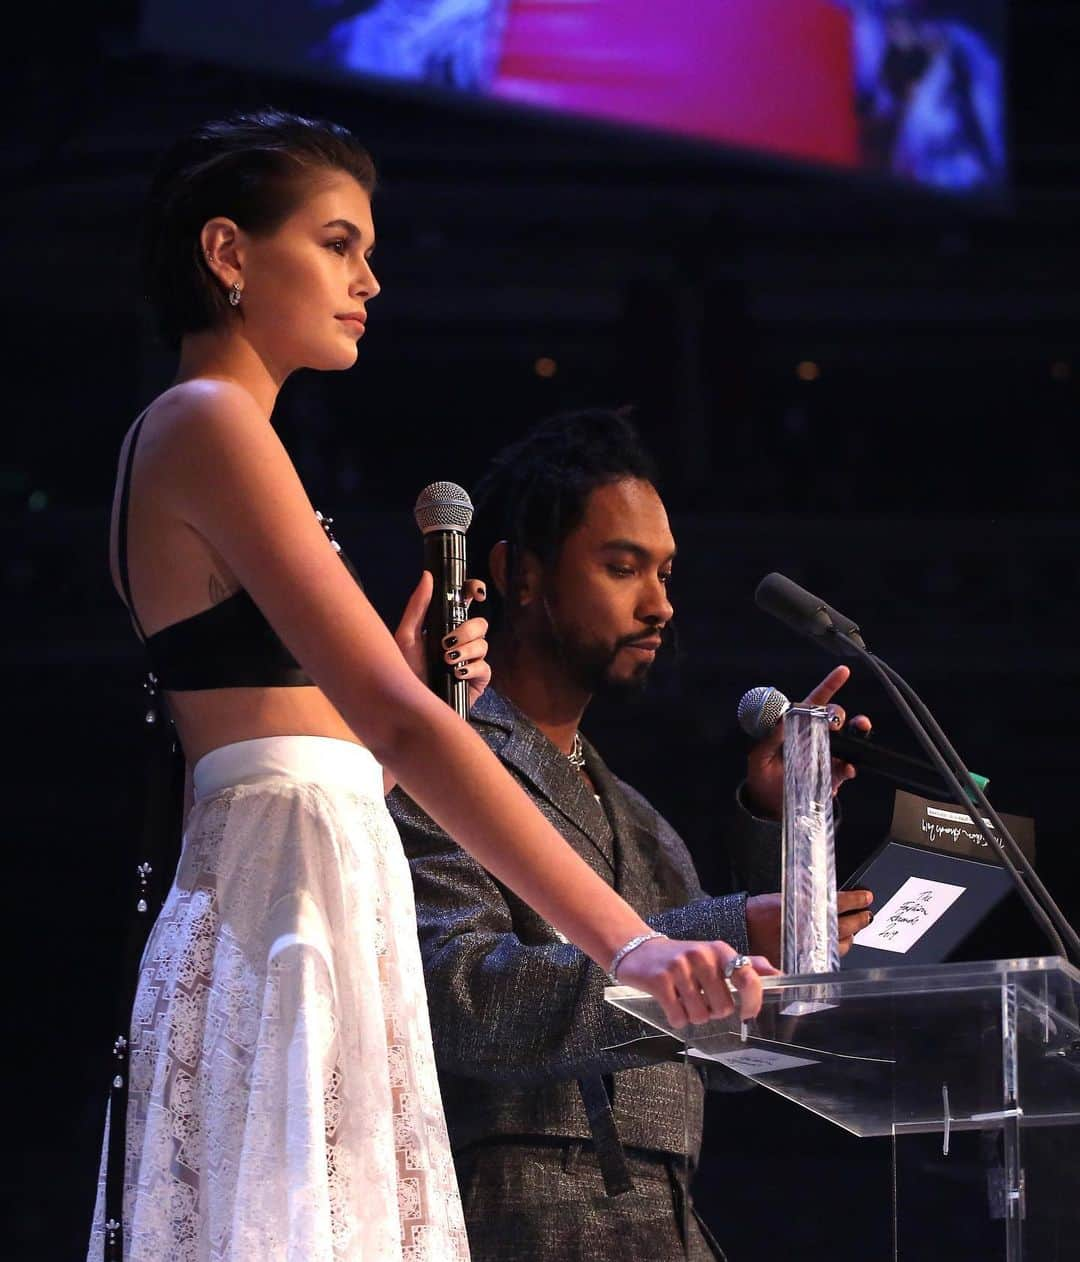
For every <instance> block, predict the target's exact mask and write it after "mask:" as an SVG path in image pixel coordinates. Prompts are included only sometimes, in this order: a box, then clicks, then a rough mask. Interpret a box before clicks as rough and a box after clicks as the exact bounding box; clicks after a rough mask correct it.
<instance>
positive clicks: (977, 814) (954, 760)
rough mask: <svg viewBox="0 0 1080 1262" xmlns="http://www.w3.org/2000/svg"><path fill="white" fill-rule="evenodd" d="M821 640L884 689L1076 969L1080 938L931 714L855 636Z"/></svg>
mask: <svg viewBox="0 0 1080 1262" xmlns="http://www.w3.org/2000/svg"><path fill="white" fill-rule="evenodd" d="M825 634H826V635H827V636H830V637H831V638H833V639H834V642H838V643H837V647H839V645H843V648H844V650H846V651H845V652H842V653H841V656H849V655H850V656H854V657H857V658H859V660H860V661H863V662H865V663H866V664H867V665H868V666H869V667H870V669H871V670H872V671H873V672H874V674H875V675H876V676H877V677H878V679H879V680H880V681H881V684H882V687H883V688H884V689H885V691H886V693H888V695H889V697H890V699H891V700H892V702H893V704H894V705H895V706H896V708H897V709H898V710H899V711H900V714H901V717H902V718H903V719H904V721H905V722H906V723H907V725H908V727H910V728H911V730H912V732H913V733H914V734H915V738H916V739H917V740H918V742H919V744H920V745H921V746H922V747H923V749H924V750H926V753H927V755H928V756H929V758H930V760H931V762H932V763H933V764H934V766H935V768H936V769H937V772H938V774H939V775H940V776H941V777H942V779H943V780H944V781H945V783H946V784H947V785H948V787H949V789H950V791H951V793H952V795H953V797H954V799H955V801H956V802H957V803H958V804H959V805H960V806H961V807H963V808H964V810H965V812H970V817H971V820H972V822H973V823H974V825H975V827H976V828H977V829H978V831H979V833H980V835H981V836H982V838H983V840H984V841H985V842H986V843H987V845H989V846H990V847H991V848H992V849H993V850H994V851H996V852H997V854H998V856H999V858H1000V859H1001V863H1002V866H1003V867H1004V868H1005V870H1006V871H1007V872H1008V873H1009V875H1010V876H1011V877H1012V880H1013V884H1014V885H1015V886H1016V889H1017V893H1018V894H1019V895H1020V898H1021V900H1022V901H1023V903H1024V905H1025V906H1026V907H1027V909H1028V911H1029V912H1030V913H1031V915H1032V917H1033V918H1034V920H1035V922H1036V923H1037V924H1038V925H1039V927H1040V929H1042V931H1043V932H1044V933H1045V934H1046V937H1047V938H1048V939H1049V941H1050V943H1051V944H1052V945H1053V947H1054V949H1055V951H1056V953H1057V954H1059V955H1061V956H1062V957H1063V958H1064V959H1066V960H1071V962H1072V963H1074V964H1080V936H1078V935H1077V933H1076V930H1075V929H1074V928H1073V927H1072V925H1070V924H1069V922H1068V920H1067V919H1066V918H1065V914H1064V913H1063V912H1062V910H1061V908H1060V907H1058V905H1057V903H1055V902H1054V899H1053V898H1052V897H1051V895H1050V892H1049V891H1048V890H1047V888H1046V886H1045V885H1044V884H1043V883H1042V881H1041V880H1040V879H1039V877H1038V876H1037V875H1036V873H1035V870H1034V868H1033V867H1032V866H1031V864H1030V862H1029V861H1028V858H1027V856H1026V855H1025V854H1024V852H1023V851H1022V850H1021V849H1020V847H1019V845H1017V843H1016V841H1015V840H1014V838H1013V837H1012V836H1011V834H1010V833H1009V830H1008V829H1007V828H1006V827H1005V825H1004V824H1003V823H1002V822H1001V820H1000V818H999V817H998V814H997V812H996V811H995V810H994V808H993V807H992V806H991V805H990V803H989V802H988V801H987V798H986V795H985V794H984V793H983V791H982V789H981V788H980V786H979V784H978V782H977V781H976V780H975V779H974V778H973V777H972V776H971V773H970V772H969V771H968V770H967V768H966V767H965V766H964V764H963V761H962V760H961V758H960V755H959V754H958V753H957V752H956V750H955V749H954V748H953V746H952V745H951V744H950V742H949V741H948V739H947V738H946V736H945V734H944V732H942V730H941V728H940V726H939V725H938V723H937V722H936V720H935V719H934V717H933V715H932V714H931V713H930V711H929V709H928V708H927V707H926V705H925V704H924V703H923V702H922V700H921V699H920V698H919V697H918V695H917V694H916V693H915V690H914V689H913V688H911V686H910V685H909V684H908V683H907V682H906V681H905V680H904V679H903V678H902V676H901V675H900V674H899V673H898V672H897V671H895V670H893V668H892V667H891V666H889V665H888V664H887V663H886V662H884V661H882V659H881V658H879V657H878V656H877V655H876V654H874V653H871V652H870V651H869V649H867V648H865V647H864V646H863V645H862V644H860V643H858V642H857V640H856V638H855V636H852V635H849V634H847V633H846V632H845V631H842V630H840V629H839V628H838V627H837V626H836V625H835V624H834V625H832V626H830V627H829V628H828V629H827V631H826V633H825ZM856 635H857V629H856ZM901 690H902V691H901ZM904 693H906V694H907V695H908V696H910V697H911V699H912V702H913V703H914V706H915V707H916V708H917V709H918V710H919V713H920V715H921V716H922V721H920V718H919V717H917V716H916V713H915V709H913V708H912V705H910V704H909V703H908V701H907V699H906V698H905V696H904ZM924 723H925V726H924ZM928 729H929V730H928ZM931 733H933V736H931ZM939 744H940V748H939ZM942 751H944V753H943V752H942ZM950 764H951V765H950ZM954 767H955V768H956V771H954V769H953V768H954ZM956 772H959V774H960V776H962V777H963V779H964V783H965V784H967V785H969V786H970V788H971V790H972V791H973V792H974V796H975V803H974V804H973V803H972V801H971V794H970V792H965V790H964V788H963V787H962V786H961V783H960V779H959V778H958V776H957V774H956ZM973 806H974V809H973ZM983 810H985V811H986V813H987V815H988V816H989V818H990V819H991V821H992V822H993V824H994V826H995V827H996V828H997V829H998V830H999V832H1000V834H1001V836H1000V839H999V838H998V837H995V836H994V834H993V833H992V832H991V830H990V829H989V828H988V827H987V825H986V824H985V823H984V822H983V818H982V814H981V811H983ZM1044 904H1045V905H1044ZM1059 930H1060V932H1059ZM1066 942H1068V949H1066V945H1065V943H1066Z"/></svg>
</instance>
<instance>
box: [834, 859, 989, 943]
mask: <svg viewBox="0 0 1080 1262" xmlns="http://www.w3.org/2000/svg"><path fill="white" fill-rule="evenodd" d="M965 888H966V886H963V885H949V884H948V883H947V882H945V881H931V880H930V879H929V878H927V877H921V876H909V877H908V879H907V880H906V881H905V882H904V883H903V885H901V886H900V888H899V889H898V890H897V891H896V893H895V894H894V895H893V896H892V898H890V899H889V901H888V902H887V903H886V904H885V906H884V907H881V908H876V907H875V908H874V919H873V920H872V921H871V922H870V924H868V925H867V926H866V928H865V929H860V930H859V932H858V933H857V934H856V935H855V937H854V938H853V939H852V941H854V942H857V943H858V944H859V946H866V947H875V948H876V949H877V950H878V951H895V952H897V953H898V954H900V955H904V954H905V953H906V952H908V951H910V950H911V948H912V947H913V946H914V945H915V943H916V942H918V940H919V939H920V938H921V937H922V936H923V934H924V933H925V932H926V931H927V929H929V928H930V927H931V925H933V924H935V923H936V922H937V921H938V920H940V919H941V917H942V916H943V915H944V914H945V913H946V912H947V911H948V910H949V908H950V907H951V906H952V905H953V903H955V902H956V900H957V899H958V898H959V897H960V895H961V894H962V893H963V892H964V890H965Z"/></svg>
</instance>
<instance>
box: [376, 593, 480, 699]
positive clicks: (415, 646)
mask: <svg viewBox="0 0 1080 1262" xmlns="http://www.w3.org/2000/svg"><path fill="white" fill-rule="evenodd" d="M431 592H432V578H431V572H430V571H429V570H425V571H424V572H423V574H421V575H420V582H419V583H417V585H416V590H415V591H414V592H413V594H412V595H411V596H410V597H409V603H408V604H407V605H406V606H405V612H404V613H403V614H402V615H401V621H400V622H399V623H398V628H397V630H396V631H395V632H394V639H395V641H396V642H397V646H398V648H399V649H401V653H402V656H403V657H404V658H405V660H406V661H407V662H408V663H409V665H410V666H411V667H412V670H413V674H414V675H416V677H417V679H419V680H421V681H422V682H423V683H425V684H426V683H428V682H429V681H428V677H427V668H426V666H425V658H424V617H425V615H426V614H427V611H428V605H430V604H431ZM462 595H463V597H464V603H465V608H466V609H468V608H469V606H470V605H471V604H472V602H473V601H474V600H476V601H481V600H486V599H487V591H486V589H485V587H484V584H483V583H482V582H481V581H480V580H479V579H478V578H469V579H466V580H465V584H464V586H463V587H462ZM487 629H488V624H487V620H486V619H484V618H469V619H468V621H466V622H463V623H462V624H461V626H460V627H458V628H457V629H456V630H455V631H453V632H452V633H451V635H449V636H448V637H447V638H446V640H445V641H444V642H443V661H444V662H446V664H447V666H448V667H449V668H450V671H451V673H452V674H453V676H454V678H455V679H467V680H468V681H469V709H470V710H471V709H472V707H473V705H474V704H475V702H476V701H477V700H478V699H479V698H480V696H481V695H482V694H483V691H484V689H485V688H486V687H487V686H488V684H489V683H490V682H491V667H490V666H489V665H488V664H487V661H486V660H485V659H486V658H487V651H488V642H487V639H486V636H487ZM451 640H452V641H453V643H451V642H450V641H451Z"/></svg>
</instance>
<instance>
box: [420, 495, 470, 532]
mask: <svg viewBox="0 0 1080 1262" xmlns="http://www.w3.org/2000/svg"><path fill="white" fill-rule="evenodd" d="M413 516H414V517H415V518H416V524H417V525H418V526H419V527H420V529H421V530H422V531H423V533H424V534H425V535H426V534H428V533H429V532H430V531H432V530H458V531H460V532H461V533H462V534H464V533H465V531H466V530H468V529H469V526H470V525H471V524H472V517H473V505H472V500H471V499H469V493H468V491H466V490H465V488H464V487H463V486H458V484H457V483H456V482H432V484H431V485H430V486H425V487H424V489H423V490H422V491H421V492H420V494H419V496H418V497H417V500H416V507H415V508H414V509H413Z"/></svg>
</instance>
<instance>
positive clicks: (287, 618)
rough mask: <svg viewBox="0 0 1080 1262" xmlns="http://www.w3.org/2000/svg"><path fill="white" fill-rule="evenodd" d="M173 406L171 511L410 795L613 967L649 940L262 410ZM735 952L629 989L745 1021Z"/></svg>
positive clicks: (656, 964)
mask: <svg viewBox="0 0 1080 1262" xmlns="http://www.w3.org/2000/svg"><path fill="white" fill-rule="evenodd" d="M159 408H160V410H161V412H160V415H159V416H156V417H155V418H154V420H155V427H154V428H155V431H156V433H155V435H154V441H153V442H152V444H150V445H149V449H148V451H147V455H146V459H147V460H148V462H149V461H153V463H154V465H155V468H154V470H153V477H154V481H155V483H156V484H157V486H158V487H159V488H161V491H160V493H161V494H162V495H163V496H167V497H168V499H169V502H168V504H167V505H165V507H168V509H169V510H170V511H172V512H175V514H176V515H177V516H178V517H179V518H181V519H182V520H183V521H184V522H186V523H187V524H188V525H189V526H190V527H191V528H192V529H194V530H195V531H197V532H198V533H199V534H200V535H201V536H202V537H203V538H204V539H205V540H206V542H207V543H208V544H209V545H210V546H211V547H212V548H214V549H215V550H216V551H217V552H218V553H219V554H220V555H221V556H222V557H223V559H224V560H225V562H226V564H227V565H228V566H229V567H230V569H231V570H232V572H233V573H234V574H235V576H236V578H237V579H238V581H239V582H240V583H241V584H242V585H243V586H244V587H245V588H246V589H247V591H248V592H249V593H250V595H251V596H252V598H253V599H254V600H255V601H256V603H257V604H258V605H259V607H260V608H261V609H262V611H263V612H264V614H265V615H266V617H267V618H268V619H269V621H270V623H271V625H272V626H273V627H274V629H275V630H276V631H277V633H278V634H279V635H280V636H281V638H282V640H283V641H284V642H285V644H286V645H287V646H288V648H289V649H290V651H291V652H292V653H293V654H294V655H295V656H296V658H297V660H298V661H299V662H300V663H301V664H302V666H303V667H304V669H305V670H306V671H307V672H308V673H309V674H310V675H311V677H312V678H313V679H314V680H315V682H316V683H317V684H318V685H319V687H320V688H321V689H322V690H323V691H324V692H325V693H326V695H327V696H328V697H329V698H330V700H331V702H332V703H333V704H334V705H335V706H336V707H337V709H338V710H339V711H340V713H341V714H342V716H343V717H344V719H345V721H346V722H347V723H348V724H349V726H350V727H351V728H352V729H353V731H355V732H356V734H357V736H358V737H359V739H360V740H361V741H363V743H364V744H365V745H367V746H368V747H369V748H370V749H371V751H372V752H373V753H374V755H375V756H376V757H377V758H378V759H379V760H380V762H382V763H384V764H385V766H386V767H387V768H388V769H389V770H390V772H391V773H392V774H393V775H394V776H395V777H396V779H397V780H398V781H399V782H400V784H401V785H402V787H403V788H404V789H405V791H406V792H407V793H408V794H409V796H410V797H412V798H413V799H414V800H415V801H416V802H418V803H419V804H420V805H421V806H422V807H423V808H424V810H426V811H427V812H428V814H429V815H431V817H432V818H433V819H435V820H436V821H437V822H438V823H439V824H440V825H441V826H442V827H443V828H444V829H445V830H446V831H447V832H448V833H449V834H450V835H451V836H452V837H453V838H454V839H455V840H456V841H458V842H459V844H460V845H462V846H463V847H464V848H465V849H466V850H468V851H469V853H470V854H472V855H473V856H474V857H475V858H476V859H477V860H478V861H479V862H480V863H481V864H483V866H484V867H486V868H487V869H488V870H489V871H490V872H491V873H493V874H494V875H495V876H496V877H497V878H498V879H499V880H500V881H502V882H503V883H504V884H505V885H507V886H508V887H509V888H510V889H512V890H513V891H514V892H515V893H517V894H518V895H519V896H520V897H521V898H523V899H525V901H526V902H528V903H529V904H531V905H532V906H533V907H534V908H535V909H536V910H537V911H538V912H539V913H540V915H542V916H543V917H544V918H545V919H547V920H548V921H549V922H550V923H551V924H553V925H555V926H556V927H557V928H558V929H560V930H561V931H562V933H564V934H565V935H566V937H567V938H569V939H570V940H571V941H573V942H574V943H576V944H577V945H578V946H580V947H581V949H582V950H583V951H585V952H586V953H587V954H588V955H589V956H590V957H591V958H592V959H593V960H595V961H596V962H597V963H598V964H600V965H601V966H602V967H607V965H608V964H609V963H610V961H611V959H612V956H613V955H614V953H615V952H616V951H617V950H618V949H619V948H620V947H621V946H622V945H623V944H624V943H626V942H627V941H629V940H630V939H631V938H634V937H636V936H637V935H638V934H644V933H647V932H648V926H647V925H646V924H645V922H644V921H643V920H642V919H641V917H640V916H639V915H638V914H637V913H636V912H635V911H634V910H633V909H632V908H631V907H630V906H629V905H628V904H627V903H625V902H624V901H623V899H622V898H620V897H619V896H618V894H616V893H615V891H614V890H613V889H611V887H610V886H608V885H606V884H605V883H604V881H602V880H601V879H600V877H599V876H597V875H596V873H594V872H593V871H592V870H591V869H590V868H589V867H588V865H587V864H586V863H585V862H584V861H583V860H582V859H581V858H580V857H579V856H578V855H576V854H575V853H574V851H573V850H572V849H571V848H570V847H569V846H568V845H567V844H566V842H565V841H564V840H563V839H562V837H560V836H559V834H558V833H557V832H556V830H555V829H554V828H553V827H552V826H551V825H550V824H549V823H548V822H547V821H546V820H545V819H544V818H543V816H542V815H541V814H540V812H539V811H537V810H536V808H535V807H534V806H533V805H532V803H531V802H529V800H528V798H527V796H526V795H525V794H524V792H523V791H522V790H521V789H520V788H519V787H518V786H517V785H516V784H515V783H514V781H513V779H512V778H511V776H510V775H509V774H508V773H507V772H506V771H505V770H504V769H503V768H502V766H501V765H500V764H499V762H498V760H497V759H496V758H495V756H494V755H493V754H492V753H491V752H490V751H489V750H488V748H487V747H486V745H485V744H484V742H483V741H482V740H481V739H480V738H479V737H478V736H477V735H476V733H474V732H473V731H472V730H471V728H470V727H469V726H468V724H467V723H464V722H463V721H462V720H461V719H459V718H458V717H457V715H456V714H454V712H453V711H452V710H451V709H450V707H449V706H447V705H445V704H444V703H443V702H442V701H441V700H439V699H438V698H437V697H436V696H435V695H434V694H433V693H432V692H430V691H429V690H428V689H427V688H426V687H424V685H423V684H422V683H421V682H420V681H419V680H418V679H417V677H416V676H415V674H414V673H413V672H412V670H411V669H410V668H409V666H408V665H407V663H406V662H405V660H404V658H403V657H402V655H401V653H400V651H399V649H398V647H397V645H396V644H395V643H394V639H393V637H392V636H391V634H390V632H389V630H388V629H387V628H386V626H385V625H384V624H383V622H382V620H381V619H380V618H379V616H378V614H377V613H376V612H375V610H374V609H373V607H372V606H371V604H370V603H369V602H368V600H367V599H366V597H365V596H364V594H363V592H362V591H361V590H360V588H359V587H358V586H357V585H356V584H355V583H354V582H353V580H352V579H351V578H350V577H349V575H348V573H347V572H346V570H345V568H344V566H342V564H341V562H340V560H339V559H338V557H337V554H336V552H335V551H334V550H333V548H332V547H331V546H330V545H329V543H328V541H327V539H326V536H325V535H324V533H323V530H322V527H321V526H320V524H319V523H318V521H317V520H316V518H315V514H314V510H313V508H312V505H311V503H310V501H309V500H308V498H307V495H306V493H305V492H304V489H303V487H302V486H301V484H300V481H299V478H298V477H297V475H296V472H295V470H294V468H293V466H292V462H291V461H290V460H289V457H288V455H287V453H286V452H285V450H284V448H283V447H282V445H281V442H280V440H279V439H278V438H277V435H276V434H275V433H274V431H273V429H272V428H271V426H270V425H269V424H268V423H267V421H266V419H265V417H264V416H263V415H262V413H261V412H260V410H259V409H258V407H257V405H256V404H255V402H254V400H253V399H251V397H250V396H249V395H248V394H247V393H246V392H245V391H244V390H242V389H241V388H240V387H237V386H233V385H229V384H226V383H221V382H190V383H188V384H187V385H186V386H184V387H180V388H178V389H177V390H175V391H173V392H172V394H171V396H170V397H168V398H167V399H165V400H163V401H162V403H161V404H159ZM369 546H370V547H377V546H378V541H377V540H371V541H369ZM733 954H734V951H733V948H731V947H730V946H728V945H727V944H726V943H719V942H717V943H688V942H675V941H669V940H667V939H657V940H653V941H651V942H647V943H645V944H644V945H643V946H641V947H639V948H638V949H637V950H635V951H633V952H631V953H630V954H629V955H628V956H627V957H626V959H625V962H624V964H623V965H622V966H621V967H620V973H619V976H620V980H621V981H625V982H627V983H629V984H634V985H639V986H641V987H643V988H644V989H647V990H648V991H649V992H650V993H651V994H653V995H654V996H655V997H656V998H657V999H659V1000H660V1002H661V1003H662V1004H663V1006H664V1008H665V1011H666V1012H667V1015H668V1017H669V1019H670V1020H671V1021H672V1022H674V1023H678V1024H683V1023H685V1022H686V1020H687V1019H689V1020H691V1021H702V1020H705V1019H706V1018H707V1017H708V1016H710V1015H726V1014H727V1013H729V1012H730V1011H731V1010H732V1000H731V995H730V993H729V990H728V987H727V985H726V983H725V981H724V979H723V977H722V975H721V970H722V967H723V965H724V963H725V962H726V961H727V960H728V959H729V958H730V957H731V956H732V955H733ZM764 971H769V970H768V966H767V965H765V966H764ZM732 980H733V982H734V983H735V984H736V985H737V986H738V988H739V990H740V992H741V1002H742V1010H743V1012H744V1013H745V1014H747V1015H753V1014H754V1013H756V1012H757V1010H758V1008H759V1006H760V999H761V987H760V981H759V980H758V977H757V974H756V972H755V970H754V969H753V968H740V969H738V970H737V971H736V972H735V974H734V976H733V979H732Z"/></svg>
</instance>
